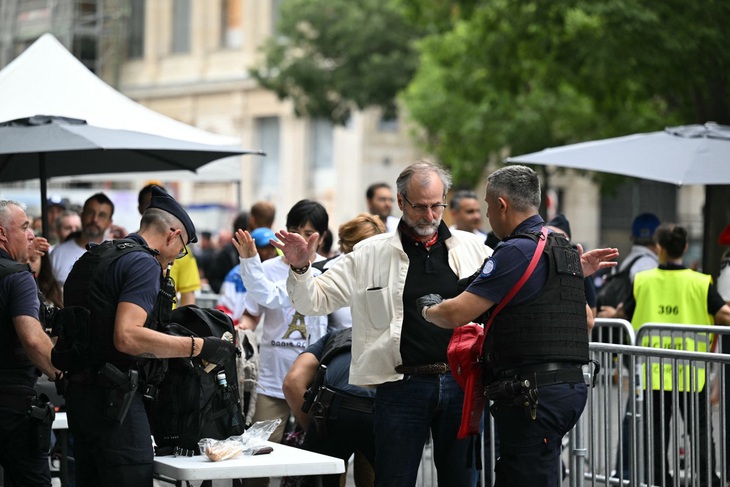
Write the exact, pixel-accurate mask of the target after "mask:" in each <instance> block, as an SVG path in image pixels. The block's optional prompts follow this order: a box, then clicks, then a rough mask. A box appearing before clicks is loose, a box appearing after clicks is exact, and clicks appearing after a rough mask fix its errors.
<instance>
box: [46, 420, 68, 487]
mask: <svg viewBox="0 0 730 487" xmlns="http://www.w3.org/2000/svg"><path fill="white" fill-rule="evenodd" d="M51 428H53V430H54V431H55V432H56V441H57V442H58V443H59V444H60V445H61V459H60V460H59V469H58V472H55V471H54V472H51V476H52V477H58V478H59V479H60V480H61V485H62V486H64V487H65V486H67V485H70V484H69V481H68V443H67V441H68V418H66V413H65V412H62V411H59V412H57V413H56V417H55V418H54V419H53V424H52V425H51Z"/></svg>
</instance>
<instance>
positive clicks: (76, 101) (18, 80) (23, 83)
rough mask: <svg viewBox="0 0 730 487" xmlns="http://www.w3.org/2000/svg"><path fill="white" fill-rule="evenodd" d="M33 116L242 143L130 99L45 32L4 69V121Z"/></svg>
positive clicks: (0, 89) (0, 92)
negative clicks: (70, 119)
mask: <svg viewBox="0 0 730 487" xmlns="http://www.w3.org/2000/svg"><path fill="white" fill-rule="evenodd" d="M34 115H53V116H60V117H70V118H78V119H82V120H86V122H87V123H89V125H94V126H97V127H103V128H112V129H125V130H133V131H137V132H146V133H149V134H154V135H161V136H164V137H170V138H173V139H182V140H187V141H190V142H200V143H204V144H238V143H239V142H240V141H239V140H238V139H237V138H236V137H228V136H222V135H217V134H213V133H210V132H206V131H205V130H201V129H198V128H196V127H193V126H190V125H187V124H184V123H182V122H178V121H177V120H174V119H172V118H169V117H167V116H165V115H162V114H160V113H157V112H155V111H153V110H150V109H149V108H147V107H145V106H143V105H140V104H139V103H137V102H135V101H133V100H131V99H129V98H127V97H126V96H124V95H123V94H121V93H119V92H118V91H116V90H115V89H114V88H112V87H111V86H109V85H108V84H106V83H105V82H104V81H102V80H101V79H100V78H99V77H97V76H96V75H95V74H94V73H92V72H91V71H89V70H88V69H87V68H86V66H84V65H83V63H81V61H79V60H78V59H76V58H75V57H74V56H73V55H72V54H71V53H70V52H68V50H66V48H65V47H64V46H63V45H62V44H61V43H60V42H59V41H58V40H57V39H56V38H55V37H53V35H51V34H44V35H43V36H41V37H40V38H39V39H38V40H37V41H36V42H34V43H33V44H32V45H31V46H30V47H28V48H27V49H26V50H25V51H24V52H23V53H22V54H20V55H19V56H18V57H17V58H15V59H14V60H13V61H12V62H11V63H10V64H8V65H7V66H6V67H5V68H3V70H2V71H0V122H5V121H8V120H15V119H19V118H27V117H32V116H34Z"/></svg>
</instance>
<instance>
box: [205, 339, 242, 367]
mask: <svg viewBox="0 0 730 487" xmlns="http://www.w3.org/2000/svg"><path fill="white" fill-rule="evenodd" d="M235 355H236V346H235V345H234V344H233V343H231V342H228V341H226V340H223V339H221V338H216V337H205V338H203V349H202V350H201V351H200V355H198V357H200V358H201V359H203V360H206V361H208V362H212V363H214V364H216V365H222V364H223V363H224V362H225V361H226V360H228V359H230V358H231V357H234V356H235Z"/></svg>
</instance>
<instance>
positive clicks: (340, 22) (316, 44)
mask: <svg viewBox="0 0 730 487" xmlns="http://www.w3.org/2000/svg"><path fill="white" fill-rule="evenodd" d="M277 31H278V32H279V34H280V35H279V36H278V37H274V38H271V39H270V40H269V41H268V42H267V43H266V45H265V46H264V47H263V54H264V60H263V62H262V64H261V65H260V66H258V67H256V68H254V70H253V71H252V74H253V76H254V77H255V78H256V79H257V80H258V81H259V82H260V83H261V84H262V85H263V86H264V87H266V88H269V89H271V90H273V91H275V92H276V93H277V94H278V96H279V97H280V98H289V99H291V100H292V101H293V103H294V108H295V110H296V113H297V114H299V115H306V116H311V117H323V118H327V119H329V120H331V121H333V122H335V123H339V124H344V123H345V122H346V121H347V120H348V118H349V116H350V113H351V111H352V110H353V108H358V109H364V108H366V107H368V106H378V107H381V108H382V109H383V110H384V112H385V114H386V116H394V115H395V99H396V95H397V93H398V92H399V91H400V90H402V89H403V88H405V86H406V85H407V84H408V83H409V81H410V80H411V78H412V76H413V73H414V71H415V68H416V64H417V59H418V57H417V54H416V52H415V47H414V45H413V40H414V39H416V38H418V37H420V35H421V34H420V31H419V29H418V28H417V27H414V26H413V24H410V23H408V22H407V21H406V19H405V18H404V16H403V15H402V13H401V12H400V11H399V10H398V9H397V6H396V5H395V4H394V3H393V2H387V1H382V0H286V1H284V2H283V3H282V4H281V10H280V20H279V24H278V26H277Z"/></svg>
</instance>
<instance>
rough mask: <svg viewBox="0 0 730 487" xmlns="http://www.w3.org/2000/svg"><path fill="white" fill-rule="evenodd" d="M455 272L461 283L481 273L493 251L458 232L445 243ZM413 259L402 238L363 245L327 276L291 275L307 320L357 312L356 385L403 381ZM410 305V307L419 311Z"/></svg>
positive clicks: (386, 237) (294, 294) (297, 304)
mask: <svg viewBox="0 0 730 487" xmlns="http://www.w3.org/2000/svg"><path fill="white" fill-rule="evenodd" d="M445 245H446V248H447V249H448V255H449V257H448V258H449V266H450V267H451V269H453V271H454V272H455V273H456V275H457V276H459V278H463V277H467V276H470V275H471V274H473V273H474V271H476V270H477V269H478V268H480V267H481V265H482V263H483V261H484V259H485V258H486V257H488V256H489V255H490V254H491V249H490V248H489V247H487V246H486V245H484V242H483V240H482V239H480V238H478V237H476V236H475V235H473V234H470V233H467V232H462V231H458V230H457V231H455V232H452V234H451V237H450V238H448V239H447V240H446V242H445ZM407 274H408V256H407V255H406V253H405V251H404V250H403V245H402V243H401V237H400V232H396V233H387V234H381V235H376V236H374V237H371V238H369V239H367V240H364V241H362V242H360V243H359V244H357V245H356V246H355V248H354V250H353V251H352V252H350V253H349V254H347V255H345V256H344V257H343V258H342V259H341V260H340V261H339V262H338V263H337V264H335V265H334V266H333V267H331V268H330V269H328V270H327V272H325V273H324V274H322V275H320V276H317V277H316V278H314V277H313V275H312V270H311V268H310V269H309V270H307V272H305V273H304V274H301V275H299V274H296V273H294V272H291V271H290V272H289V277H288V279H287V291H289V296H290V298H291V301H292V303H293V304H294V307H295V308H296V309H297V311H299V312H300V313H302V314H305V315H326V314H328V313H331V312H332V311H334V310H336V309H338V308H341V307H343V306H350V307H351V309H352V364H351V366H350V383H351V384H353V385H359V386H371V385H376V384H382V383H383V382H391V381H397V380H400V379H402V378H403V374H398V373H397V372H396V371H395V367H396V366H398V365H400V364H401V363H402V362H403V361H402V359H401V355H400V341H401V329H402V325H403V287H404V286H405V281H406V276H407ZM415 305H416V304H415V302H414V303H408V306H415Z"/></svg>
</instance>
